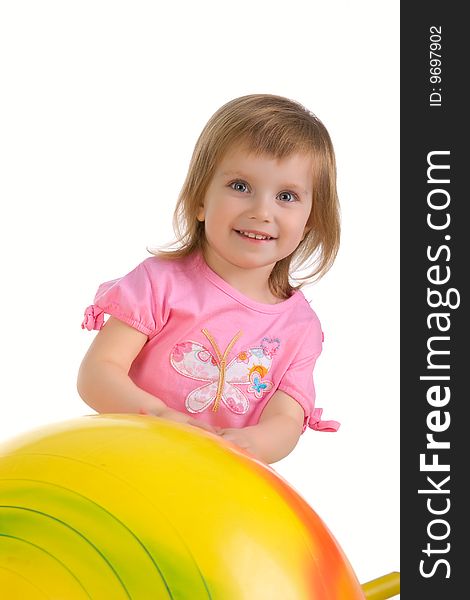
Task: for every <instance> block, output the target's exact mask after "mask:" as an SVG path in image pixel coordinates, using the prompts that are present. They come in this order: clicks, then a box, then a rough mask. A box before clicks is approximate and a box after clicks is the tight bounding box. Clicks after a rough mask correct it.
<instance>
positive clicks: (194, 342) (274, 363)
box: [82, 252, 339, 431]
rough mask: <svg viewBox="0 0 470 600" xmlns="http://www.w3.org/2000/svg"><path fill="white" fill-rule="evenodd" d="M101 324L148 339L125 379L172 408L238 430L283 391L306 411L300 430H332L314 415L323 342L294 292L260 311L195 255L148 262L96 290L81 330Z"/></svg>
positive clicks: (254, 419) (334, 424) (316, 324)
mask: <svg viewBox="0 0 470 600" xmlns="http://www.w3.org/2000/svg"><path fill="white" fill-rule="evenodd" d="M104 314H109V315H112V316H114V317H116V318H117V319H119V320H121V321H123V322H124V323H127V324H128V325H130V326H131V327H134V328H135V329H137V330H138V331H140V332H142V333H143V334H145V335H146V336H148V340H147V342H146V344H145V345H144V347H143V348H142V350H141V352H140V353H139V355H138V356H137V357H136V359H135V360H134V362H133V363H132V366H131V369H130V371H129V376H130V377H131V379H132V380H133V381H134V383H135V384H136V385H137V386H139V387H140V388H142V389H143V390H146V391H147V392H149V393H151V394H154V395H155V396H157V397H158V398H160V399H161V400H163V401H164V402H165V403H166V404H167V405H168V406H170V407H171V408H174V409H176V410H179V411H183V412H187V413H189V414H191V416H193V417H194V418H196V419H200V420H202V421H205V422H206V423H210V424H212V425H217V426H219V427H245V426H247V425H253V424H256V423H258V421H259V418H260V415H261V413H262V412H263V409H264V407H265V406H266V405H267V403H268V402H269V399H270V398H271V396H272V395H273V394H274V392H275V391H276V390H282V391H283V392H285V393H286V394H288V395H289V396H291V397H292V398H294V399H295V400H296V401H297V402H298V403H299V404H300V405H301V406H302V408H303V409H304V413H305V421H304V430H305V429H306V427H307V426H310V427H311V428H313V429H317V430H322V431H336V430H337V429H338V427H339V423H337V422H336V421H322V420H321V419H320V417H321V412H322V411H321V409H315V408H314V405H315V389H314V385H313V375H312V373H313V368H314V366H315V362H316V360H317V358H318V356H319V354H320V352H321V350H322V339H323V334H322V330H321V326H320V322H319V320H318V317H317V316H316V314H315V312H314V311H313V310H312V308H311V307H310V305H309V303H308V301H307V300H306V298H305V296H304V295H303V294H302V292H300V291H296V292H294V293H293V294H292V296H291V297H290V298H288V299H287V300H284V301H283V302H279V303H278V304H263V303H260V302H256V301H255V300H252V299H250V298H248V297H246V296H244V295H243V294H242V293H240V292H239V291H237V290H236V289H234V288H233V287H231V286H230V285H229V284H228V283H227V282H225V281H224V280H223V279H222V278H221V277H219V276H218V275H217V274H216V273H215V272H214V271H212V269H210V268H209V267H208V266H207V264H206V262H205V260H204V258H203V256H202V254H201V253H199V252H197V253H194V254H193V255H191V256H189V257H187V258H184V259H180V260H165V259H163V258H159V257H155V256H152V257H150V258H147V259H146V260H144V261H143V262H141V263H140V264H139V265H138V266H137V267H136V268H135V269H134V270H133V271H131V272H130V273H128V274H127V275H125V276H124V277H121V278H119V279H115V280H113V281H109V282H106V283H103V284H101V285H100V286H99V288H98V291H97V293H96V296H95V300H94V304H93V305H91V306H89V307H88V308H87V309H86V311H85V319H84V321H83V323H82V327H83V328H87V329H89V330H91V329H100V328H101V327H102V326H103V324H104Z"/></svg>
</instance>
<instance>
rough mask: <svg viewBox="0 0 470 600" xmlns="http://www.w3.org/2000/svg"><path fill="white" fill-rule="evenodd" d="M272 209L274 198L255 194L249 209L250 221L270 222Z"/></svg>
mask: <svg viewBox="0 0 470 600" xmlns="http://www.w3.org/2000/svg"><path fill="white" fill-rule="evenodd" d="M272 207H273V204H272V198H271V197H270V196H269V195H268V194H262V193H257V194H255V195H254V196H253V201H252V204H251V206H250V209H249V213H250V215H249V216H250V219H257V220H258V221H270V220H271V219H272Z"/></svg>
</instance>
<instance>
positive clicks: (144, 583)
mask: <svg viewBox="0 0 470 600" xmlns="http://www.w3.org/2000/svg"><path fill="white" fill-rule="evenodd" d="M0 590H1V594H2V596H1V597H2V598H5V599H8V600H15V599H21V600H25V599H27V600H35V599H36V598H37V599H43V598H44V599H46V598H47V599H54V600H55V599H64V600H79V599H80V600H81V599H85V598H86V599H88V600H89V599H90V598H92V599H93V600H121V598H122V599H123V600H124V599H127V600H129V598H131V599H133V600H144V599H147V598H148V599H155V600H160V599H162V600H164V599H173V600H199V599H200V600H206V599H212V600H317V599H318V600H330V599H331V600H333V599H334V600H341V599H344V600H356V599H357V600H363V599H364V594H363V592H362V589H361V586H360V584H359V583H358V581H357V578H356V576H355V574H354V572H353V570H352V568H351V566H350V564H349V562H348V560H347V558H346V557H345V555H344V553H343V552H342V550H341V548H340V547H339V545H338V543H337V542H336V540H335V539H334V537H333V536H332V534H331V533H330V532H329V530H328V529H327V527H326V526H325V524H324V523H323V522H322V521H321V519H320V518H319V517H318V516H317V514H316V513H315V512H314V511H313V510H312V509H311V508H310V507H309V505H308V504H307V503H306V502H305V501H304V500H303V499H302V498H301V497H300V496H299V495H298V494H297V493H296V492H295V491H294V490H293V489H292V488H291V487H290V486H289V485H288V484H287V483H286V482H285V481H284V480H283V479H282V478H280V477H279V476H278V475H277V474H276V473H275V471H274V470H273V469H271V468H270V467H268V466H265V465H263V464H261V463H260V462H258V461H256V460H254V459H252V458H250V457H248V456H247V455H246V454H244V453H243V452H241V451H238V450H237V449H236V448H235V447H233V446H232V445H230V444H227V443H226V442H224V441H223V440H222V439H221V438H219V437H217V436H215V435H212V434H210V433H207V432H205V431H203V430H202V429H197V428H195V427H190V426H187V425H182V424H178V423H172V422H169V421H164V420H162V419H158V418H153V417H146V416H137V415H96V416H86V417H80V418H77V419H73V420H70V421H66V422H63V423H59V424H54V425H50V426H48V427H44V428H41V429H38V430H36V431H32V432H30V433H28V434H26V435H22V436H19V437H17V438H16V439H13V440H11V441H9V442H7V443H6V444H4V445H3V446H0Z"/></svg>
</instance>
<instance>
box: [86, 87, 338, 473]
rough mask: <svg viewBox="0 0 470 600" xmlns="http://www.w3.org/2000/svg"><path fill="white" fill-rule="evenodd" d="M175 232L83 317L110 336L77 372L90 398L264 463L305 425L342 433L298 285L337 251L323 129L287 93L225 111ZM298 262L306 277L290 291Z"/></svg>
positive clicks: (196, 161) (193, 174)
mask: <svg viewBox="0 0 470 600" xmlns="http://www.w3.org/2000/svg"><path fill="white" fill-rule="evenodd" d="M174 224H175V231H176V234H177V241H178V246H177V248H176V249H171V248H170V247H168V246H167V247H166V248H167V249H166V250H159V251H158V252H152V254H153V256H151V257H149V258H147V259H145V260H144V261H143V262H141V263H140V264H139V265H138V266H137V267H136V268H135V269H134V270H133V271H131V272H130V273H128V274H127V275H125V276H124V277H121V278H120V279H116V280H113V281H109V282H107V283H103V284H101V286H100V287H99V289H98V291H97V294H96V296H95V299H94V304H93V305H92V306H89V307H88V308H87V309H86V311H85V319H84V321H83V323H82V327H83V328H86V329H88V330H92V329H98V330H100V331H99V333H98V334H97V335H96V337H95V338H94V340H93V343H92V344H91V346H90V349H89V350H88V352H87V354H86V355H85V357H84V359H83V361H82V364H81V366H80V370H79V375H78V391H79V393H80V395H81V397H82V398H83V400H84V401H85V402H86V403H87V404H88V405H90V406H91V407H92V408H93V409H95V410H96V411H97V412H100V413H119V412H120V413H142V414H150V415H156V416H159V417H163V418H165V419H171V420H174V421H180V422H184V423H189V424H191V425H196V426H199V427H202V428H204V429H208V430H209V431H212V432H213V433H215V434H217V435H221V436H223V437H224V438H225V439H227V440H229V441H231V442H232V443H234V444H236V445H237V446H239V447H240V448H243V449H245V450H246V451H248V452H249V453H251V454H252V455H254V456H255V457H257V458H259V459H261V460H263V461H265V462H266V463H273V462H276V461H278V460H280V459H281V458H283V457H285V456H287V455H288V454H289V453H290V452H291V451H292V450H293V448H294V447H295V445H296V444H297V442H298V440H299V437H300V435H301V433H303V432H304V431H305V429H306V428H307V426H309V427H311V428H313V429H317V430H323V431H336V430H337V429H338V427H339V424H338V423H337V422H336V421H321V420H320V416H321V412H322V411H321V409H315V408H314V400H315V390H314V385H313V375H312V372H313V368H314V365H315V361H316V359H317V358H318V356H319V354H320V352H321V350H322V339H323V334H322V330H321V326H320V322H319V320H318V318H317V316H316V314H315V313H314V311H313V310H312V308H311V307H310V305H309V302H308V301H307V300H306V298H305V296H304V295H303V293H302V292H301V291H300V287H301V286H302V285H304V284H305V283H308V282H310V281H312V280H313V279H314V278H316V279H318V278H319V277H321V276H322V275H324V274H325V272H326V271H327V270H328V269H329V268H330V266H331V264H332V263H333V261H334V259H335V257H336V253H337V251H338V245H339V232H340V225H339V205H338V198H337V192H336V167H335V157H334V151H333V147H332V144H331V140H330V137H329V134H328V132H327V130H326V129H325V127H324V126H323V124H322V123H321V122H320V121H319V120H318V119H317V118H316V117H315V116H314V115H313V114H312V113H311V112H309V111H308V110H306V109H305V108H304V107H303V106H301V105H300V104H298V103H297V102H294V101H292V100H289V99H287V98H284V97H281V96H274V95H268V94H253V95H248V96H243V97H241V98H237V99H235V100H232V101H230V102H228V103H227V104H225V105H224V106H222V107H221V108H220V109H219V110H218V111H217V112H216V113H215V114H214V115H213V116H212V117H211V118H210V119H209V121H208V123H207V124H206V126H205V127H204V129H203V131H202V133H201V135H200V136H199V139H198V141H197V143H196V146H195V149H194V152H193V156H192V159H191V162H190V165H189V171H188V174H187V177H186V181H185V182H184V185H183V188H182V190H181V193H180V196H179V199H178V202H177V205H176V210H175V215H174ZM300 266H302V267H306V266H309V267H310V274H309V275H308V276H305V277H302V278H301V279H300V280H298V281H301V283H300V284H299V283H297V285H294V281H293V279H292V275H291V272H292V271H293V270H294V269H295V268H298V267H300ZM105 314H107V315H110V316H109V318H108V319H107V321H106V324H105V325H104V315H105ZM103 325H104V326H103Z"/></svg>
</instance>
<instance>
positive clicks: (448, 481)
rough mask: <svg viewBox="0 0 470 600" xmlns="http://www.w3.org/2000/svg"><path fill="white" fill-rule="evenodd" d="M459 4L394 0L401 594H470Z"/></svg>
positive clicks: (468, 250)
mask: <svg viewBox="0 0 470 600" xmlns="http://www.w3.org/2000/svg"><path fill="white" fill-rule="evenodd" d="M458 6H460V8H457V7H458ZM463 6H464V5H463V4H458V3H457V2H447V3H444V2H435V1H431V2H426V3H422V4H413V3H404V2H402V3H401V15H400V18H401V52H400V70H401V82H400V85H401V87H400V104H401V105H400V111H401V115H400V116H401V127H400V144H401V155H400V165H401V174H400V177H401V188H400V193H401V204H400V211H401V212H400V218H401V251H400V268H401V306H400V311H401V331H400V336H401V374H400V376H401V404H400V407H401V413H400V414H401V440H402V446H401V474H402V480H401V523H402V525H401V534H400V537H401V573H400V580H401V584H400V585H401V594H400V597H401V598H403V599H404V600H407V599H408V598H409V599H413V600H416V599H425V600H434V599H439V600H448V599H449V600H453V599H459V598H470V586H469V582H470V566H469V561H468V554H469V551H468V548H467V532H468V529H469V527H468V523H469V521H470V516H469V512H470V502H469V501H468V497H469V492H467V491H466V490H464V488H466V487H467V486H466V485H465V484H466V481H469V480H470V477H469V472H470V470H469V466H468V463H469V461H470V450H469V449H470V429H469V420H468V417H467V415H468V404H469V403H470V394H469V391H468V385H467V382H466V378H467V377H468V378H469V380H470V352H469V349H468V347H469V345H470V340H469V339H468V333H469V327H468V322H469V314H468V293H469V292H468V279H469V276H470V268H469V265H470V217H469V216H468V213H469V212H470V211H469V205H470V197H469V189H468V188H469V187H470V186H469V184H468V183H467V181H466V180H467V179H469V178H470V152H469V150H468V148H467V146H468V145H469V144H470V135H469V114H468V113H469V110H468V108H467V105H468V104H469V102H468V100H467V99H466V98H467V94H468V91H466V90H467V89H468V72H469V64H468V60H467V58H468V57H469V55H470V53H469V51H468V40H469V38H470V36H469V33H468V24H467V23H468V20H467V18H466V17H464V15H463V8H462V7H463ZM464 104H465V110H464ZM465 342H467V344H466V345H464V344H465Z"/></svg>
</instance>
